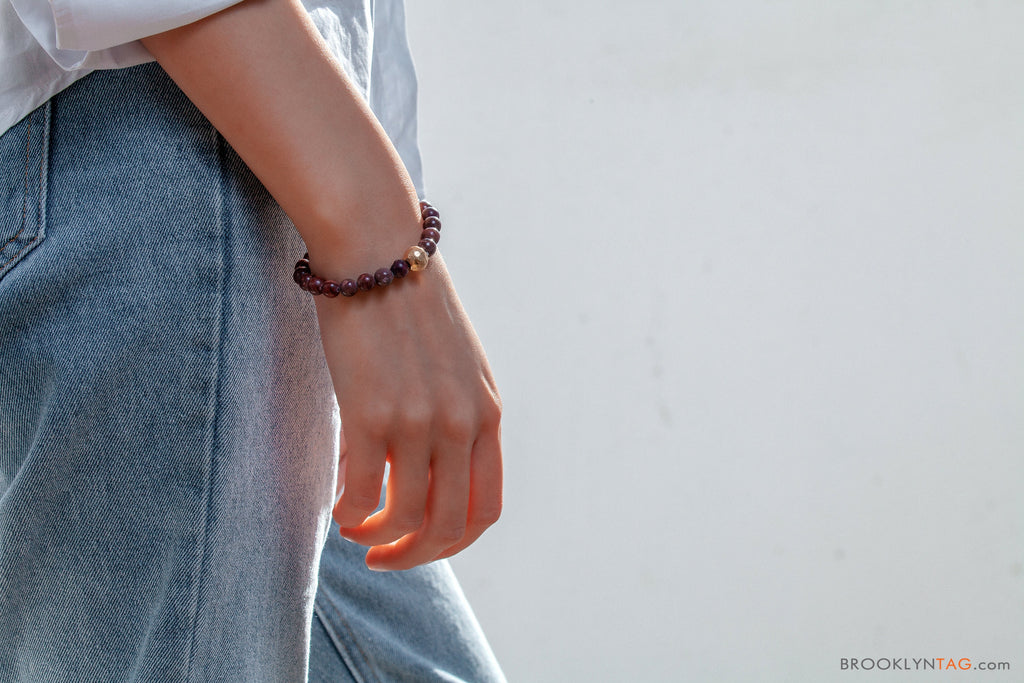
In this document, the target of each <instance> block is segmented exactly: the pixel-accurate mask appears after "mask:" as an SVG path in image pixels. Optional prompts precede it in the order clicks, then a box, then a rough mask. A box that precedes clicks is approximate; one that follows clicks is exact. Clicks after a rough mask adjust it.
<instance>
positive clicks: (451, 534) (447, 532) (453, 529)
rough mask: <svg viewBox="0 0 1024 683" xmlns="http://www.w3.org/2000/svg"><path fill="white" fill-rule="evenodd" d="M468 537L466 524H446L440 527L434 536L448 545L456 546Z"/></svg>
mask: <svg viewBox="0 0 1024 683" xmlns="http://www.w3.org/2000/svg"><path fill="white" fill-rule="evenodd" d="M465 535H466V525H465V524H446V525H443V526H441V527H439V528H438V529H437V530H436V531H435V532H434V534H433V536H434V537H435V538H436V539H437V540H438V541H440V542H441V543H444V544H446V545H455V544H456V543H458V542H459V541H461V540H462V539H463V537H465Z"/></svg>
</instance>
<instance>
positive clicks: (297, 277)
mask: <svg viewBox="0 0 1024 683" xmlns="http://www.w3.org/2000/svg"><path fill="white" fill-rule="evenodd" d="M303 275H309V271H308V270H299V269H298V268H296V269H295V272H294V273H292V279H293V280H295V284H297V285H299V286H300V287H301V286H302V276H303Z"/></svg>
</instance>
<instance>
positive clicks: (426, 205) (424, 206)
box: [420, 199, 431, 211]
mask: <svg viewBox="0 0 1024 683" xmlns="http://www.w3.org/2000/svg"><path fill="white" fill-rule="evenodd" d="M430 207H431V204H430V202H428V201H427V200H426V199H424V200H423V201H421V202H420V211H423V210H424V209H429V208H430Z"/></svg>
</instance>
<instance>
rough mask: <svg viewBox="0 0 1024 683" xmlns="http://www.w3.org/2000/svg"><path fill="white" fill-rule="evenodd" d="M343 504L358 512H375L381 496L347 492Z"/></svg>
mask: <svg viewBox="0 0 1024 683" xmlns="http://www.w3.org/2000/svg"><path fill="white" fill-rule="evenodd" d="M342 502H343V503H344V504H345V505H346V506H347V507H348V508H349V509H351V510H356V511H358V512H373V510H375V509H376V508H377V503H378V502H379V496H375V495H372V494H370V493H365V492H360V491H352V492H347V493H346V494H345V496H344V498H343V499H342Z"/></svg>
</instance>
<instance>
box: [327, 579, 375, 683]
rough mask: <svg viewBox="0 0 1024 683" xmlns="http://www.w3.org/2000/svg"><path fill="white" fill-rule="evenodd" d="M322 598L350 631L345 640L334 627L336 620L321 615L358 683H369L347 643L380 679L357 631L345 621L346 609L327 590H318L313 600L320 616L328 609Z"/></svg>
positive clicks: (328, 632)
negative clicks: (321, 602) (360, 641)
mask: <svg viewBox="0 0 1024 683" xmlns="http://www.w3.org/2000/svg"><path fill="white" fill-rule="evenodd" d="M321 600H323V601H326V602H329V603H330V605H329V606H330V607H331V608H332V609H333V611H334V612H335V613H336V614H337V615H338V618H337V621H339V622H341V624H342V626H344V627H345V630H346V631H348V641H347V642H343V641H342V639H341V637H340V636H339V635H338V634H337V633H335V630H334V628H333V626H334V621H335V620H333V619H328V618H327V617H326V615H324V616H321V617H320V623H322V624H323V626H324V630H325V631H327V634H328V635H329V636H330V637H331V640H332V641H333V642H334V647H335V648H336V649H337V650H338V654H339V655H340V656H341V658H342V659H343V660H344V662H345V664H346V666H348V670H349V672H350V673H351V674H352V677H353V678H355V679H356V681H357V682H358V683H367V681H366V679H365V678H364V677H363V671H362V668H360V667H357V666H356V664H357V662H356V660H355V658H354V657H353V656H352V653H351V652H349V649H348V648H347V647H346V645H351V647H352V648H354V649H355V650H357V651H358V654H359V655H360V657H361V658H362V662H361V663H362V664H363V665H364V666H365V667H367V668H369V669H371V670H373V673H374V674H376V679H377V680H378V681H380V680H381V677H380V673H379V672H377V671H375V669H376V667H375V666H374V665H373V660H372V659H370V657H369V656H368V655H367V654H366V651H365V650H363V648H362V647H361V646H360V645H359V640H358V639H357V638H356V637H355V633H354V632H353V631H352V627H351V626H349V624H348V622H347V621H345V616H344V611H343V610H342V609H341V606H340V605H338V604H336V603H335V602H334V600H333V599H331V597H330V595H329V594H328V593H327V592H325V591H318V595H317V599H316V600H315V601H314V602H313V609H314V610H315V611H316V612H317V613H318V616H319V614H320V613H321V612H324V611H325V609H326V608H325V607H323V606H321V605H320V601H321Z"/></svg>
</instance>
